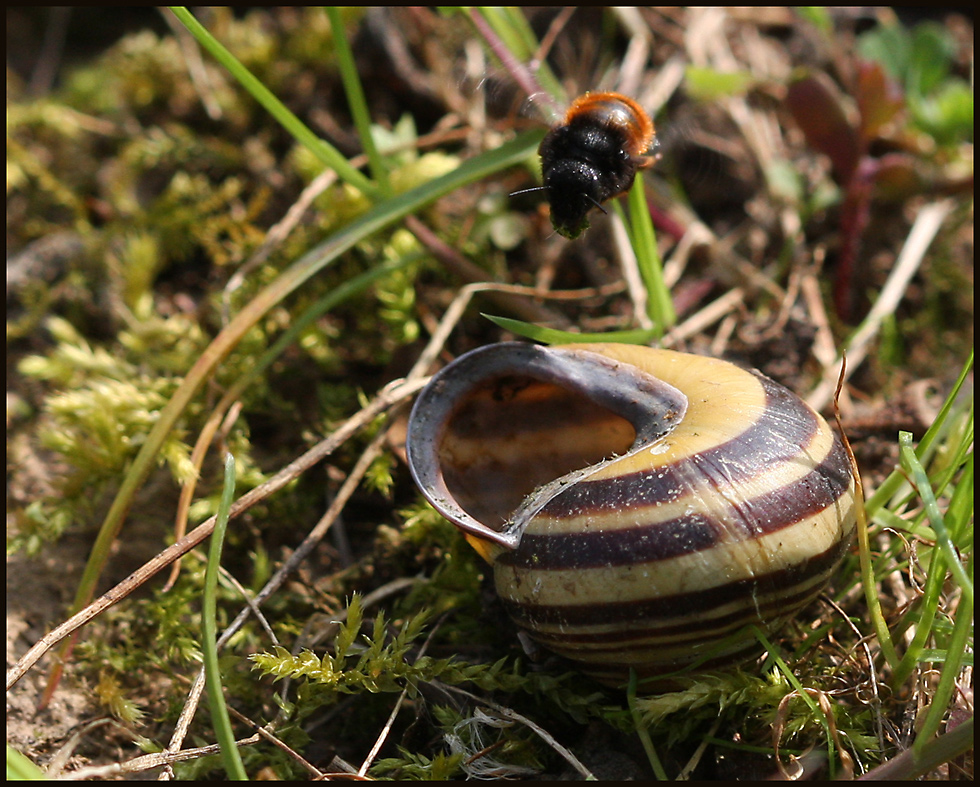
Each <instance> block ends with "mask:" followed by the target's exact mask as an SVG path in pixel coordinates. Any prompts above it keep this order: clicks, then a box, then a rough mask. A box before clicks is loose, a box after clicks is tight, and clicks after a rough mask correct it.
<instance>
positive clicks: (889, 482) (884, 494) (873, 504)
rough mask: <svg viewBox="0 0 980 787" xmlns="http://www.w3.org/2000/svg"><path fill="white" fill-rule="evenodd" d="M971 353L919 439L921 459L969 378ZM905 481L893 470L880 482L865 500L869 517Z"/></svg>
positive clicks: (931, 445)
mask: <svg viewBox="0 0 980 787" xmlns="http://www.w3.org/2000/svg"><path fill="white" fill-rule="evenodd" d="M973 355H974V354H973V352H972V351H971V352H970V357H969V358H968V359H967V361H966V363H964V364H963V369H962V370H961V371H960V375H959V377H958V378H957V380H956V383H955V384H954V385H953V389H952V390H951V391H950V393H949V396H947V397H946V401H945V402H943V406H942V408H940V410H939V414H938V415H937V416H936V420H935V421H933V423H932V426H930V427H929V429H928V430H927V431H926V433H925V435H924V436H923V438H922V439H921V440H920V441H919V445H918V447H917V448H916V450H915V453H916V456H918V457H919V459H920V460H922V461H925V460H926V458H927V457H928V456H929V455H930V453H931V451H932V447H933V443H935V441H936V440H937V439H938V438H939V436H940V435H941V434H942V432H943V430H944V428H945V425H946V420H947V418H948V417H949V413H950V411H951V410H952V409H953V404H954V402H955V401H956V397H957V396H958V395H959V392H960V390H961V389H962V387H963V385H964V383H966V381H967V380H968V379H969V376H970V370H971V369H972V368H973ZM905 481H906V479H905V475H904V474H903V473H902V472H901V471H899V470H895V471H894V472H893V473H892V474H891V475H890V476H888V478H886V479H885V480H884V481H883V482H882V483H881V485H880V486H879V487H878V489H877V490H876V491H875V493H874V494H873V495H872V496H871V497H869V498H868V500H867V501H866V502H865V508H866V509H867V511H868V518H869V519H870V518H873V517H874V515H875V514H876V513H877V512H878V511H879V509H881V508H883V507H884V506H885V504H886V503H887V502H888V501H889V500H891V499H892V497H893V496H894V495H895V494H896V493H897V492H898V490H899V489H900V488H901V486H902V484H903V483H905Z"/></svg>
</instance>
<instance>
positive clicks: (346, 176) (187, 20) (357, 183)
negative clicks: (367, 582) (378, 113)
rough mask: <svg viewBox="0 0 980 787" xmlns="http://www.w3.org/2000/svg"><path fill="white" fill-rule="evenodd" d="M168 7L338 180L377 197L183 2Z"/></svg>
mask: <svg viewBox="0 0 980 787" xmlns="http://www.w3.org/2000/svg"><path fill="white" fill-rule="evenodd" d="M170 10H171V11H172V12H173V13H174V16H176V17H177V19H179V20H180V22H181V23H182V24H183V25H184V27H186V28H187V29H188V30H189V31H190V32H191V34H192V35H193V36H194V38H196V39H197V41H198V43H199V44H200V45H201V46H203V47H204V48H205V49H206V50H208V52H210V53H211V55H212V56H213V57H214V59H215V60H217V61H218V62H219V63H221V65H223V66H224V67H225V68H227V69H228V72H229V73H230V74H231V75H232V76H233V77H235V79H237V80H238V81H239V82H240V83H241V84H242V86H243V87H244V88H245V89H246V90H247V91H248V92H249V94H250V95H251V96H252V98H254V99H255V100H256V101H258V102H259V103H260V104H261V105H262V106H263V107H264V108H265V109H266V111H268V113H269V114H270V115H272V117H274V118H275V119H276V120H277V121H278V122H279V124H280V125H281V126H282V127H283V128H285V129H286V131H288V132H289V133H290V134H292V135H293V137H294V138H295V139H296V140H297V141H298V142H300V143H302V144H303V145H305V146H306V147H307V148H309V149H310V150H311V151H312V152H313V153H314V155H316V157H317V158H319V159H320V161H322V162H323V163H324V164H325V165H326V166H328V167H330V168H331V169H332V170H334V171H335V172H336V173H337V175H338V176H339V177H340V178H341V179H342V180H345V181H346V182H347V183H350V184H351V185H352V186H354V187H355V188H357V189H359V190H360V191H362V192H364V193H365V194H367V195H368V196H369V197H372V198H377V197H378V196H379V194H380V191H379V189H378V187H377V186H376V185H375V184H374V183H372V182H371V181H370V180H368V179H367V178H366V177H365V176H364V175H362V174H361V173H360V172H358V171H357V170H356V169H355V168H354V167H352V166H351V165H350V164H349V163H348V161H347V159H346V158H344V156H343V154H342V153H341V152H340V151H339V150H337V149H336V148H335V147H334V146H333V145H331V144H329V143H328V142H327V141H326V140H323V139H321V138H320V137H318V136H317V135H316V134H314V133H313V131H312V130H311V129H310V128H309V127H308V126H307V125H306V124H305V123H303V121H302V120H300V119H299V118H298V117H296V115H294V114H293V113H292V112H291V111H290V110H289V109H287V108H286V105H285V104H283V103H282V102H281V101H280V100H279V99H278V98H276V96H275V95H274V94H273V92H272V91H271V90H269V88H267V87H266V86H265V85H263V84H262V83H261V82H260V81H259V80H258V79H257V78H256V77H255V75H254V74H252V72H251V71H249V70H248V69H247V68H245V66H243V65H242V64H241V62H240V61H239V60H238V58H236V57H235V56H234V55H233V54H232V53H231V52H229V51H228V50H227V49H225V47H224V45H223V44H222V43H221V42H220V41H218V40H217V39H216V38H215V37H214V36H212V35H211V33H209V32H208V30H207V28H206V27H204V25H202V24H201V23H200V22H198V21H197V19H195V18H194V15H193V14H191V12H190V11H188V10H187V9H186V8H184V7H183V6H170Z"/></svg>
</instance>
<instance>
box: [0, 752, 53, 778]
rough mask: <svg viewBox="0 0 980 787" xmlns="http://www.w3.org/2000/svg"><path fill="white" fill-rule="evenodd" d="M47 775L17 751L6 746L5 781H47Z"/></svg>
mask: <svg viewBox="0 0 980 787" xmlns="http://www.w3.org/2000/svg"><path fill="white" fill-rule="evenodd" d="M47 780H48V777H47V774H45V773H44V771H42V770H41V769H40V768H38V767H37V766H36V765H35V764H34V763H33V761H31V760H30V759H28V758H27V756H26V755H24V754H21V753H20V752H19V751H17V749H15V748H14V747H13V746H11V745H10V744H9V743H8V744H7V781H11V782H26V781H47Z"/></svg>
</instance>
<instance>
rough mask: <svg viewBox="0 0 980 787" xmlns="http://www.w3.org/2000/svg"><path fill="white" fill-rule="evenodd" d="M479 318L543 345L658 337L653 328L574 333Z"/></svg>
mask: <svg viewBox="0 0 980 787" xmlns="http://www.w3.org/2000/svg"><path fill="white" fill-rule="evenodd" d="M480 316H481V317H486V318H487V319H488V320H490V322H492V323H495V324H496V325H498V326H500V327H501V328H503V329H504V330H505V331H510V332H511V333H516V334H517V335H518V336H524V337H526V338H528V339H533V340H534V341H536V342H542V343H543V344H575V343H578V342H587V343H592V342H622V343H623V344H648V343H649V342H651V341H653V340H654V339H656V338H658V337H659V336H660V332H659V331H658V330H656V329H654V328H651V329H645V330H641V329H637V330H635V331H607V332H605V333H574V332H572V331H560V330H558V329H557V328H545V327H544V326H541V325H534V324H533V323H530V322H523V321H522V320H514V319H511V318H510V317H497V316H495V315H493V314H483V313H482V312H481V313H480Z"/></svg>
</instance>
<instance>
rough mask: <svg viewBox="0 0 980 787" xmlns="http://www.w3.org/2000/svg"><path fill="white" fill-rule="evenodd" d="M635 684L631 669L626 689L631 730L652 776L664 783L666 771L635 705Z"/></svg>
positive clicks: (635, 679)
mask: <svg viewBox="0 0 980 787" xmlns="http://www.w3.org/2000/svg"><path fill="white" fill-rule="evenodd" d="M636 684H637V676H636V670H633V669H631V670H630V680H629V684H628V686H627V689H626V702H627V705H628V706H629V709H630V716H632V718H633V729H634V730H636V734H637V737H639V739H640V743H641V744H642V745H643V751H644V752H646V755H647V759H648V760H649V761H650V767H651V768H653V773H654V775H655V776H656V777H657V779H659V780H660V781H662V782H665V781H668V778H667V771H665V770H664V766H663V764H662V763H661V762H660V755H658V754H657V748H656V746H654V745H653V740H652V739H651V738H650V731H649V730H647V726H646V724H644V723H643V717H642V716H641V715H640V709H639V707H638V706H637V704H636Z"/></svg>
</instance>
